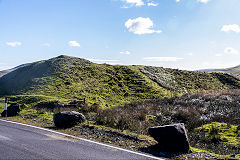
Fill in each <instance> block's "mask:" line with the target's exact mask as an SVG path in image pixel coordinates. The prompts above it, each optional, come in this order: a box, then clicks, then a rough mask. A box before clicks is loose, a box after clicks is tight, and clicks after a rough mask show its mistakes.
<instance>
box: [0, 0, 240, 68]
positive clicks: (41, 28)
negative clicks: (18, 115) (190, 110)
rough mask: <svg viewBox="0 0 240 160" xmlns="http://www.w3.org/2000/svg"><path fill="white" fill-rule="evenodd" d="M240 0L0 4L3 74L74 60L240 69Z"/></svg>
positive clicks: (11, 0) (15, 0)
mask: <svg viewBox="0 0 240 160" xmlns="http://www.w3.org/2000/svg"><path fill="white" fill-rule="evenodd" d="M239 8H240V1H239V0H0V24H1V25H0V56H1V58H0V69H1V70H2V69H6V68H11V67H14V66H16V65H20V64H23V63H29V62H34V61H38V60H42V59H49V58H52V57H56V56H58V55H62V54H64V55H69V56H76V57H81V58H86V59H90V60H91V61H93V62H96V63H110V64H123V65H152V66H162V67H171V68H179V69H187V70H195V69H203V68H224V67H232V66H236V65H239V64H240V60H239V59H240V45H239V43H240V18H239V15H240V10H239Z"/></svg>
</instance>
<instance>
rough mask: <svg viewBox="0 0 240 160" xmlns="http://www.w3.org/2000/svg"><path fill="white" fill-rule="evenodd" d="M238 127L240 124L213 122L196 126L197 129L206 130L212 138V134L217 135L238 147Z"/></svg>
mask: <svg viewBox="0 0 240 160" xmlns="http://www.w3.org/2000/svg"><path fill="white" fill-rule="evenodd" d="M237 128H238V126H235V125H230V124H227V123H219V122H213V123H211V124H206V125H203V126H201V127H199V128H196V131H201V132H204V134H205V136H207V137H210V138H212V136H217V137H218V139H219V140H221V141H222V142H225V143H228V144H230V145H232V146H236V147H237V146H240V137H239V134H240V130H239V129H237ZM213 131H215V132H213Z"/></svg>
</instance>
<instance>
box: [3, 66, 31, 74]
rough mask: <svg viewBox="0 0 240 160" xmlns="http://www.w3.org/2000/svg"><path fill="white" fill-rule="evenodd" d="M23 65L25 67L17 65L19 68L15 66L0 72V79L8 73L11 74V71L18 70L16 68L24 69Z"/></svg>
mask: <svg viewBox="0 0 240 160" xmlns="http://www.w3.org/2000/svg"><path fill="white" fill-rule="evenodd" d="M25 65H27V64H22V65H19V66H17V67H14V68H11V69H7V70H3V71H0V77H2V76H4V75H6V74H8V73H9V72H12V71H14V70H16V69H18V68H21V67H24V66H25Z"/></svg>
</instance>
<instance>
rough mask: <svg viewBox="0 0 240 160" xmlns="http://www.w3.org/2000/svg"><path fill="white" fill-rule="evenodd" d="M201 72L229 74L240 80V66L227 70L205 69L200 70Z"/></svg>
mask: <svg viewBox="0 0 240 160" xmlns="http://www.w3.org/2000/svg"><path fill="white" fill-rule="evenodd" d="M199 71H200V72H222V73H228V74H230V75H232V76H234V77H236V78H238V79H240V65H238V66H235V67H231V68H226V69H205V70H199Z"/></svg>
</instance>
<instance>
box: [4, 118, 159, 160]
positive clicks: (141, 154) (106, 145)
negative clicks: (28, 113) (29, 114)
mask: <svg viewBox="0 0 240 160" xmlns="http://www.w3.org/2000/svg"><path fill="white" fill-rule="evenodd" d="M0 121H3V122H8V123H13V124H19V125H22V126H27V127H32V128H36V129H40V130H44V131H48V132H52V133H55V134H59V135H62V136H67V137H71V138H75V139H78V140H82V141H85V142H89V143H94V144H98V145H101V146H105V147H109V148H112V149H117V150H120V151H124V152H128V153H132V154H136V155H140V156H144V157H147V158H152V159H158V160H164V159H163V158H159V157H155V156H151V155H147V154H144V153H139V152H135V151H131V150H128V149H123V148H119V147H115V146H111V145H108V144H104V143H100V142H95V141H92V140H89V139H84V138H80V137H76V136H73V135H69V134H66V133H61V132H57V131H54V130H50V129H46V128H42V127H37V126H32V125H29V124H24V123H19V122H14V121H9V120H4V119H0Z"/></svg>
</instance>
